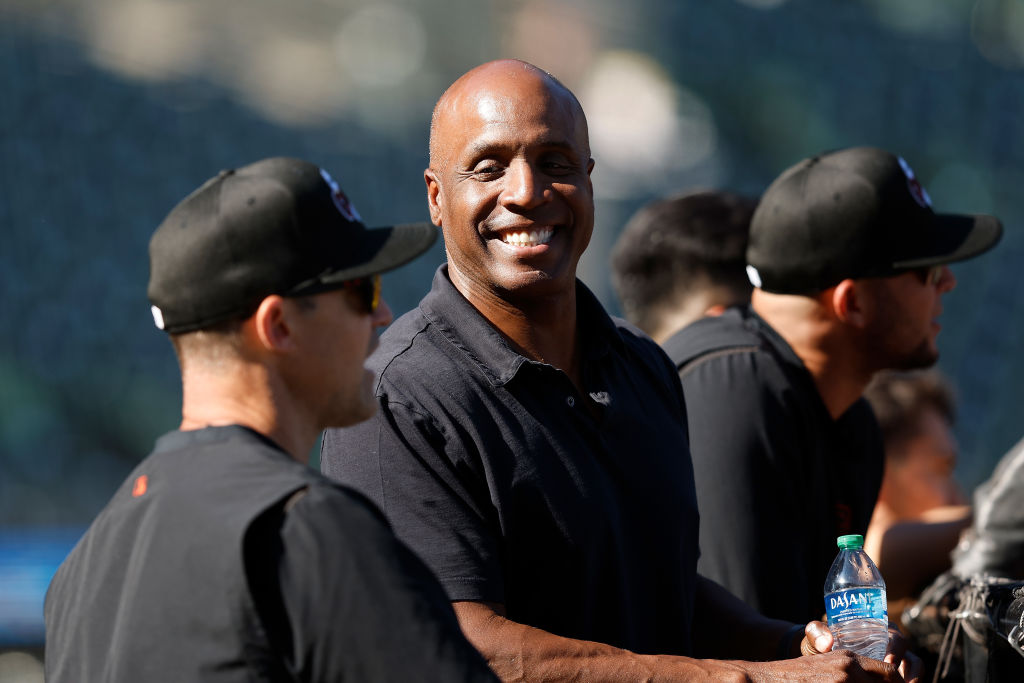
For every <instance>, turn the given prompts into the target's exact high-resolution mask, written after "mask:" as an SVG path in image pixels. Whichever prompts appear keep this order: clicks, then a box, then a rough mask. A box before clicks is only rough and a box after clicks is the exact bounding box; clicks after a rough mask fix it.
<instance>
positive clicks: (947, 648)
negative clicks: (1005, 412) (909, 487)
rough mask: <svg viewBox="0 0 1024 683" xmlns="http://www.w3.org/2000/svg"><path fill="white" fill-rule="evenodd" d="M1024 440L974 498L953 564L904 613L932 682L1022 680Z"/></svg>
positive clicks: (909, 633) (1023, 660)
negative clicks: (971, 514)
mask: <svg viewBox="0 0 1024 683" xmlns="http://www.w3.org/2000/svg"><path fill="white" fill-rule="evenodd" d="M1022 501H1024V440H1021V441H1019V442H1018V443H1017V444H1016V445H1015V446H1014V447H1013V448H1012V449H1010V451H1009V452H1007V453H1006V455H1004V456H1003V458H1002V459H1001V460H1000V461H999V463H998V464H997V465H996V468H995V470H994V471H993V473H992V476H991V477H990V478H989V479H988V481H986V482H985V483H984V484H982V485H981V486H979V487H978V488H977V490H976V491H975V493H974V523H973V524H972V525H971V528H970V529H969V530H968V531H967V532H966V533H964V534H963V536H962V538H961V540H960V543H959V545H958V546H957V548H956V549H955V550H954V551H953V567H952V569H950V570H949V571H947V572H944V573H943V574H941V575H940V576H939V577H938V578H937V579H935V581H934V582H933V583H932V584H931V585H930V586H928V588H927V589H926V590H925V591H924V592H923V593H922V594H921V598H920V599H919V600H918V601H917V602H916V603H915V604H914V605H913V606H912V607H910V608H909V609H907V610H905V611H904V612H903V628H904V630H905V631H906V633H907V634H908V636H909V638H910V639H912V641H913V642H914V643H915V649H916V650H917V651H918V652H920V653H921V655H922V656H923V658H924V661H925V662H926V664H927V667H928V670H930V671H934V672H935V677H934V678H933V679H932V680H934V681H966V682H967V683H975V682H982V681H984V683H1003V682H1004V681H1005V682H1009V681H1013V682H1014V683H1016V682H1017V681H1021V680H1024V504H1022Z"/></svg>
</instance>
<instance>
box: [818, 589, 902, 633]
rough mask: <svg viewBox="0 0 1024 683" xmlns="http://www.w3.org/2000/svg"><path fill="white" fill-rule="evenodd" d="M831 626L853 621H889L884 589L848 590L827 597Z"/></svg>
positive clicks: (826, 610)
mask: <svg viewBox="0 0 1024 683" xmlns="http://www.w3.org/2000/svg"><path fill="white" fill-rule="evenodd" d="M825 614H826V616H827V618H828V623H829V626H831V625H832V624H842V623H843V622H846V621H851V620H853V619H882V620H885V621H888V620H889V613H888V610H887V609H886V605H885V590H884V589H882V588H848V589H846V590H841V591H836V592H834V593H829V594H828V595H826V596H825Z"/></svg>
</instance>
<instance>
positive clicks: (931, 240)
mask: <svg viewBox="0 0 1024 683" xmlns="http://www.w3.org/2000/svg"><path fill="white" fill-rule="evenodd" d="M1002 236H1003V224H1002V223H1000V222H999V219H998V218H996V217H995V216H988V215H984V214H981V215H976V216H969V215H955V214H937V215H936V216H935V221H934V223H933V224H932V226H930V229H929V235H928V242H927V244H922V245H915V251H917V253H916V254H915V255H914V257H913V258H907V259H901V260H899V261H896V262H895V263H893V267H894V268H920V267H922V266H937V265H942V264H946V263H954V262H956V261H964V260H966V259H969V258H972V257H974V256H977V255H978V254H983V253H985V252H986V251H988V250H989V249H991V248H992V247H994V246H995V245H996V243H997V242H999V239H1000V238H1001V237H1002ZM918 247H920V248H918Z"/></svg>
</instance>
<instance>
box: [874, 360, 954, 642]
mask: <svg viewBox="0 0 1024 683" xmlns="http://www.w3.org/2000/svg"><path fill="white" fill-rule="evenodd" d="M864 395H865V397H866V398H867V399H868V402H869V403H870V404H871V407H872V409H874V411H875V416H876V417H877V418H878V424H879V426H880V427H881V430H882V439H883V441H884V443H885V475H884V477H883V479H882V488H881V490H880V491H879V494H878V502H877V503H876V504H875V511H874V514H873V515H872V517H871V523H870V525H869V526H868V533H867V536H866V538H865V541H864V548H865V550H867V552H868V554H869V555H871V557H872V558H873V559H874V560H875V563H876V564H877V565H878V567H879V569H880V570H881V571H882V574H883V576H884V577H885V583H886V589H887V597H888V599H889V618H890V619H892V620H893V621H896V622H899V617H900V614H901V613H902V611H903V609H904V607H906V606H907V602H908V600H911V599H915V598H916V596H917V595H918V593H920V592H921V590H923V589H924V588H925V586H927V585H928V584H929V583H930V582H931V581H932V580H934V579H935V577H937V576H938V575H939V574H941V573H942V572H943V571H945V570H946V569H949V566H950V558H949V553H950V551H952V549H953V548H954V547H955V546H956V543H957V540H958V539H959V537H960V533H961V532H962V531H963V530H964V529H965V528H966V527H967V526H968V525H969V524H970V521H971V509H970V506H969V505H968V504H967V498H966V497H965V496H964V494H963V492H962V491H961V490H960V487H959V485H958V484H957V482H956V480H955V479H954V478H953V470H954V468H955V467H956V459H957V443H956V439H955V438H954V436H953V421H954V419H955V416H956V410H955V404H954V396H953V390H952V388H951V387H950V385H949V383H948V381H947V380H946V379H945V378H944V377H943V376H942V375H941V374H940V373H939V372H938V371H937V370H927V371H923V372H883V373H880V374H879V375H877V376H876V377H875V379H874V380H873V381H872V383H871V384H870V385H869V386H868V388H867V391H866V392H865V394H864Z"/></svg>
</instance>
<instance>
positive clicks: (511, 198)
mask: <svg viewBox="0 0 1024 683" xmlns="http://www.w3.org/2000/svg"><path fill="white" fill-rule="evenodd" d="M542 175H543V174H541V173H538V171H537V169H536V168H534V167H533V164H531V163H530V162H528V161H526V160H524V159H517V160H515V161H513V162H512V163H511V164H510V165H509V167H508V169H507V170H506V171H505V187H504V191H503V192H502V195H501V203H502V204H503V205H504V206H508V207H520V208H524V209H528V208H531V207H534V206H537V205H538V204H542V203H544V202H545V201H547V195H548V192H549V191H550V190H549V188H548V187H547V184H546V183H544V182H543V177H542Z"/></svg>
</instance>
